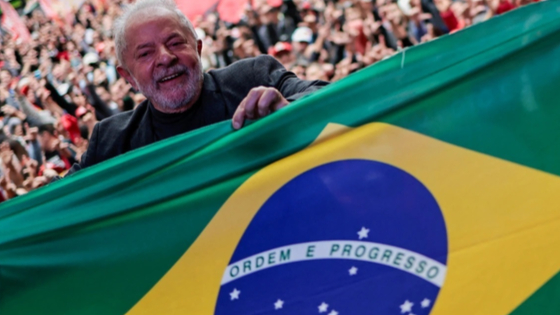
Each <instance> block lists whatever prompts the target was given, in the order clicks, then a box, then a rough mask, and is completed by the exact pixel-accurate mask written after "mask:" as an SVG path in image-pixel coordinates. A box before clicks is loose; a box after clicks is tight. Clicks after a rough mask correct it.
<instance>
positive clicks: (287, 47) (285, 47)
mask: <svg viewBox="0 0 560 315" xmlns="http://www.w3.org/2000/svg"><path fill="white" fill-rule="evenodd" d="M283 51H287V52H290V51H292V44H290V43H286V42H278V43H276V45H274V46H272V47H270V48H268V54H269V55H272V56H276V55H278V54H279V53H281V52H283Z"/></svg>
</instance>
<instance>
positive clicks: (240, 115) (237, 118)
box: [231, 101, 245, 129]
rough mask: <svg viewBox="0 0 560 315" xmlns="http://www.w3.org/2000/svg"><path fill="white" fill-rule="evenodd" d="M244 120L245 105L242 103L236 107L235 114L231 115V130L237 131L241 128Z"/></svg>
mask: <svg viewBox="0 0 560 315" xmlns="http://www.w3.org/2000/svg"><path fill="white" fill-rule="evenodd" d="M244 120H245V104H244V101H242V102H241V105H239V106H238V107H237V109H236V110H235V113H234V114H233V118H232V119H231V125H232V126H233V129H239V128H241V126H243V121H244Z"/></svg>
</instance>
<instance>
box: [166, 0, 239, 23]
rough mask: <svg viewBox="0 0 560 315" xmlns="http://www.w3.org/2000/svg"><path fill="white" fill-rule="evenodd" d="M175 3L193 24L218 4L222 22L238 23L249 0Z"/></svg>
mask: <svg viewBox="0 0 560 315" xmlns="http://www.w3.org/2000/svg"><path fill="white" fill-rule="evenodd" d="M175 2H176V3H177V6H178V7H179V9H180V10H181V11H183V13H185V15H186V16H187V17H188V18H189V19H190V20H191V21H193V22H194V21H195V19H196V17H198V16H200V15H203V14H204V13H206V11H208V10H210V9H211V8H212V7H213V6H216V4H217V11H218V14H219V15H220V19H221V20H224V21H227V22H232V23H237V22H239V19H240V18H241V15H242V14H243V9H244V7H245V5H246V4H247V2H248V0H211V1H200V0H175Z"/></svg>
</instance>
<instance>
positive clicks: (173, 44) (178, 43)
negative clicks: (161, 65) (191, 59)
mask: <svg viewBox="0 0 560 315" xmlns="http://www.w3.org/2000/svg"><path fill="white" fill-rule="evenodd" d="M179 45H181V42H174V43H172V44H171V46H179Z"/></svg>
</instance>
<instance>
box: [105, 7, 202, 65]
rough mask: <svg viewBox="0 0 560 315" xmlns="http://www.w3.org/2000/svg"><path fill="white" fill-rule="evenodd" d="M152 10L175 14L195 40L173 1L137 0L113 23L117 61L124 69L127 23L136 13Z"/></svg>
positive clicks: (195, 36) (190, 24) (190, 28)
mask: <svg viewBox="0 0 560 315" xmlns="http://www.w3.org/2000/svg"><path fill="white" fill-rule="evenodd" d="M154 8H164V9H167V10H169V11H171V12H172V13H175V14H176V15H177V17H178V18H179V21H180V22H181V23H183V24H184V25H185V26H186V27H187V28H188V29H189V30H190V31H191V32H192V34H193V36H194V38H195V39H196V38H197V35H196V32H195V30H194V27H193V25H192V23H191V21H189V19H188V18H187V17H186V16H185V14H184V13H183V12H182V11H181V10H179V8H177V5H176V4H175V1H173V0H138V1H136V2H135V3H134V4H131V5H127V6H126V7H125V9H124V12H123V14H122V15H121V16H120V17H119V18H118V19H116V20H115V21H114V22H113V36H114V39H115V50H116V52H117V59H118V61H119V64H120V65H121V66H123V67H125V68H126V66H125V64H124V62H123V61H124V60H123V53H124V50H125V49H126V40H125V36H124V33H125V30H126V26H127V24H128V21H129V20H130V19H131V18H132V17H134V16H135V15H136V14H137V13H139V12H140V11H144V10H149V9H154Z"/></svg>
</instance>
